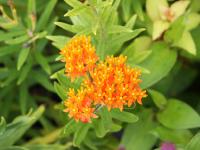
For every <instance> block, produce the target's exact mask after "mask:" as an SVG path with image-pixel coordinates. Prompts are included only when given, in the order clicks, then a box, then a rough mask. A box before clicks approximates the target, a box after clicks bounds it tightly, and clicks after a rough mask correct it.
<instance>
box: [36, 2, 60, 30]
mask: <svg viewBox="0 0 200 150" xmlns="http://www.w3.org/2000/svg"><path fill="white" fill-rule="evenodd" d="M56 3H57V0H51V1H49V3H48V4H47V6H46V7H45V10H44V12H43V13H42V15H41V16H40V19H39V21H38V23H37V26H36V31H41V30H42V29H45V27H46V25H47V23H48V21H49V18H50V15H51V13H52V10H53V9H54V7H55V5H56Z"/></svg>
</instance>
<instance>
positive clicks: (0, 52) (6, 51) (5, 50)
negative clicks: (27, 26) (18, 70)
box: [0, 45, 20, 57]
mask: <svg viewBox="0 0 200 150" xmlns="http://www.w3.org/2000/svg"><path fill="white" fill-rule="evenodd" d="M19 49H20V46H19V45H11V46H4V47H3V46H1V49H0V57H2V56H6V55H10V54H13V53H14V52H16V51H18V50H19Z"/></svg>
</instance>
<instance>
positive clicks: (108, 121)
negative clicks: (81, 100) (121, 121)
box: [100, 107, 112, 131]
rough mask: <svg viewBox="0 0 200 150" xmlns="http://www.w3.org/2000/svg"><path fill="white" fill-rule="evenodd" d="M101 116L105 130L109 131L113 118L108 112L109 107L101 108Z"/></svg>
mask: <svg viewBox="0 0 200 150" xmlns="http://www.w3.org/2000/svg"><path fill="white" fill-rule="evenodd" d="M100 116H101V119H102V121H103V124H104V128H105V129H106V130H107V131H109V130H110V129H111V126H112V116H111V114H110V112H109V111H108V109H107V107H101V108H100Z"/></svg>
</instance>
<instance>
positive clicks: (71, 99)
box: [64, 88, 97, 123]
mask: <svg viewBox="0 0 200 150" xmlns="http://www.w3.org/2000/svg"><path fill="white" fill-rule="evenodd" d="M91 104H92V100H91V99H90V98H89V97H88V96H87V95H86V90H85V89H83V88H81V89H80V90H78V92H77V94H75V91H74V89H69V92H68V99H67V100H66V101H65V102H64V106H65V107H66V109H64V112H68V113H69V117H70V118H72V117H73V118H74V119H75V120H76V121H79V120H80V121H82V122H85V123H87V122H91V118H97V115H95V114H94V110H95V109H94V108H92V106H91Z"/></svg>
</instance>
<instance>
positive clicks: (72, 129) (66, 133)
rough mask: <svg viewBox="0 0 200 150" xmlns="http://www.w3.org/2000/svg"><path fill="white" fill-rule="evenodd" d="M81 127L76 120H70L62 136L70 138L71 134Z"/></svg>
mask: <svg viewBox="0 0 200 150" xmlns="http://www.w3.org/2000/svg"><path fill="white" fill-rule="evenodd" d="M79 126H80V124H79V123H77V122H75V121H74V120H70V121H69V122H68V123H67V124H66V125H65V127H64V129H63V132H62V136H64V137H68V136H69V135H70V134H72V133H74V132H75V131H76V130H77V128H78V127H79Z"/></svg>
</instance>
